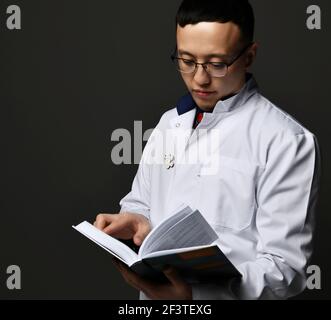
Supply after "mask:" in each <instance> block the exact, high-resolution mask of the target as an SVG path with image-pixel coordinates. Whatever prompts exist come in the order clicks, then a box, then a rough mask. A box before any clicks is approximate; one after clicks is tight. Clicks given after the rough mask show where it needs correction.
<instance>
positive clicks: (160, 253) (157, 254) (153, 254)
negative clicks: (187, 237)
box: [144, 243, 218, 259]
mask: <svg viewBox="0 0 331 320" xmlns="http://www.w3.org/2000/svg"><path fill="white" fill-rule="evenodd" d="M213 247H218V246H217V244H216V243H212V244H209V245H206V246H196V247H188V248H177V249H169V250H163V251H155V252H151V253H149V254H147V255H146V256H144V259H145V258H146V259H147V258H155V257H162V256H166V255H169V254H174V253H182V252H189V251H196V250H200V249H204V248H213Z"/></svg>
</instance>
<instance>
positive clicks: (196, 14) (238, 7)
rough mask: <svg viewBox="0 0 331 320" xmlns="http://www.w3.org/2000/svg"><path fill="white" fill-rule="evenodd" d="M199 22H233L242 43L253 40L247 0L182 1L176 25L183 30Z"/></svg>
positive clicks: (250, 15) (251, 12)
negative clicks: (237, 28)
mask: <svg viewBox="0 0 331 320" xmlns="http://www.w3.org/2000/svg"><path fill="white" fill-rule="evenodd" d="M199 22H220V23H226V22H233V23H234V24H236V25H237V26H238V27H239V29H240V30H241V35H242V41H243V42H244V43H247V44H248V43H250V42H252V41H253V38H254V27H255V17H254V12H253V8H252V6H251V4H250V3H249V1H248V0H183V2H182V4H181V5H180V7H179V9H178V12H177V16H176V25H179V26H180V27H182V28H183V27H185V26H186V25H189V24H197V23H199Z"/></svg>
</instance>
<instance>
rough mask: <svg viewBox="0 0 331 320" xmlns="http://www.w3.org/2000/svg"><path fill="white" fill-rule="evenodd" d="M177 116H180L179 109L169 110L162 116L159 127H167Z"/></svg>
mask: <svg viewBox="0 0 331 320" xmlns="http://www.w3.org/2000/svg"><path fill="white" fill-rule="evenodd" d="M177 116H178V112H177V108H172V109H168V110H167V111H165V112H164V113H163V114H162V116H161V118H160V121H159V124H158V127H167V126H168V123H169V121H170V120H171V119H173V118H175V117H177Z"/></svg>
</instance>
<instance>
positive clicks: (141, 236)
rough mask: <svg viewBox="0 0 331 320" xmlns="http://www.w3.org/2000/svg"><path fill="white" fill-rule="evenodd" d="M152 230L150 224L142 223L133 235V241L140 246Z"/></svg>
mask: <svg viewBox="0 0 331 320" xmlns="http://www.w3.org/2000/svg"><path fill="white" fill-rule="evenodd" d="M150 231H151V229H150V226H149V225H147V224H146V225H145V224H141V225H140V226H139V227H138V230H137V232H136V234H135V235H134V237H133V242H134V243H135V245H137V246H140V245H141V244H142V243H143V241H144V240H145V238H146V237H147V235H148V234H149V232H150Z"/></svg>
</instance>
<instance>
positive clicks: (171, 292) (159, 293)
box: [113, 259, 192, 300]
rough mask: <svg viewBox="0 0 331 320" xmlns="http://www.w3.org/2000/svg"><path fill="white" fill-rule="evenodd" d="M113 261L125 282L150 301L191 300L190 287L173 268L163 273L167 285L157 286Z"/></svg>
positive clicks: (117, 261) (157, 284) (118, 262)
mask: <svg viewBox="0 0 331 320" xmlns="http://www.w3.org/2000/svg"><path fill="white" fill-rule="evenodd" d="M113 261H114V264H115V266H116V268H117V269H118V270H119V271H120V272H121V274H122V276H123V278H124V279H125V281H126V282H127V283H128V284H129V285H130V286H132V287H134V288H135V289H137V290H139V291H142V292H144V293H145V295H146V296H147V297H148V298H150V299H152V300H192V288H191V286H190V285H188V284H187V283H186V282H185V281H184V280H183V279H182V278H181V277H180V276H179V275H178V273H177V271H176V270H175V269H174V268H171V267H169V268H168V269H166V270H164V271H163V273H164V274H165V276H166V277H167V278H168V279H169V283H168V284H159V283H155V282H152V281H149V280H146V279H143V278H141V277H140V276H138V275H137V274H136V273H134V272H132V271H131V270H130V269H129V268H128V267H127V266H126V265H125V264H123V263H122V262H120V261H119V260H117V259H113Z"/></svg>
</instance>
